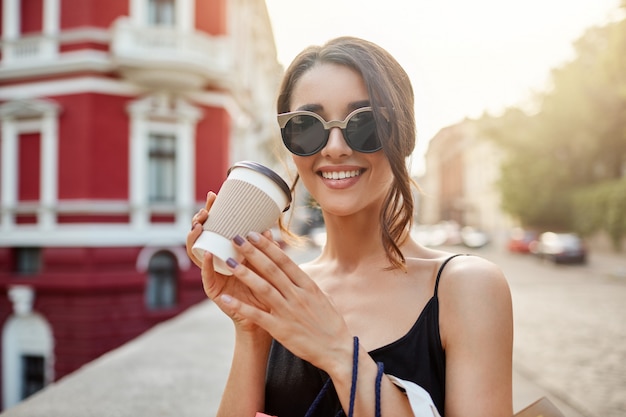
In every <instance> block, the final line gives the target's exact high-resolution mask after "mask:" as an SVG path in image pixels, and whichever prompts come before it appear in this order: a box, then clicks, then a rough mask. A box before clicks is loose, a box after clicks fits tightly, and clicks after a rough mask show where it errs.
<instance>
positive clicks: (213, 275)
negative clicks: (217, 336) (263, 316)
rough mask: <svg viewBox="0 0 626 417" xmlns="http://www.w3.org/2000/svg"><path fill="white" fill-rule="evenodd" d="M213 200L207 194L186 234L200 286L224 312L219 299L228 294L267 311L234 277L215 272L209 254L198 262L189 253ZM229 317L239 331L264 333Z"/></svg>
mask: <svg viewBox="0 0 626 417" xmlns="http://www.w3.org/2000/svg"><path fill="white" fill-rule="evenodd" d="M215 198H216V194H215V193H214V192H212V191H210V192H209V193H208V194H207V199H206V205H205V207H204V208H202V209H200V210H199V211H198V212H197V213H196V214H195V215H194V216H193V218H192V226H191V231H190V232H189V233H188V234H187V242H186V247H187V255H188V256H189V258H190V259H191V260H192V261H193V263H194V264H196V265H197V266H198V267H200V268H201V269H202V286H203V288H204V293H205V294H206V295H207V297H209V298H210V299H211V300H213V302H214V303H215V304H216V305H217V306H218V307H219V308H220V309H221V310H222V311H224V312H226V311H225V309H224V308H223V307H224V306H223V305H222V300H221V297H220V296H221V295H222V294H229V295H231V296H233V297H236V298H237V299H238V300H242V301H244V302H246V303H249V304H251V305H254V306H255V307H257V308H260V309H262V310H264V311H267V308H266V306H265V305H263V304H262V303H261V302H260V301H259V300H258V299H257V298H256V297H255V296H254V295H253V294H252V293H251V292H250V290H249V288H248V287H247V286H245V285H244V284H242V283H241V281H239V280H238V279H237V278H236V277H235V276H234V275H232V276H228V275H223V274H220V273H218V272H216V271H215V269H214V268H213V255H212V254H211V253H209V252H206V253H205V254H204V258H203V259H202V260H199V259H198V258H196V256H195V255H194V254H193V253H192V251H191V248H192V246H193V244H194V243H195V242H196V240H197V239H198V237H199V236H200V234H202V231H203V229H202V225H203V224H204V222H206V220H207V219H208V217H209V212H210V211H211V207H212V206H213V203H214V202H215ZM226 314H228V313H226ZM229 317H230V318H231V319H232V320H233V322H234V323H235V326H236V327H237V328H238V329H239V330H242V331H249V332H258V331H261V332H263V333H265V331H264V330H262V329H261V328H259V327H258V326H257V325H255V324H253V323H252V322H250V321H249V320H248V319H245V318H243V317H241V316H238V315H237V314H234V315H230V314H229Z"/></svg>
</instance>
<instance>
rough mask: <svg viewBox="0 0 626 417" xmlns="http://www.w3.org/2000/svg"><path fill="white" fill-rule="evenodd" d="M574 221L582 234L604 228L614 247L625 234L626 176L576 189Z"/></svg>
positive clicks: (588, 233)
mask: <svg viewBox="0 0 626 417" xmlns="http://www.w3.org/2000/svg"><path fill="white" fill-rule="evenodd" d="M572 205H573V224H574V227H575V230H576V231H577V232H578V233H580V234H581V235H583V236H585V235H590V234H592V233H594V232H598V231H605V232H606V233H607V234H608V235H609V237H610V238H611V242H612V243H613V247H614V248H615V249H616V250H620V249H621V243H622V240H623V238H624V237H626V178H625V179H621V180H617V181H607V182H603V183H600V184H596V185H593V186H590V187H587V188H584V189H581V190H578V191H576V192H575V193H574V194H573V198H572Z"/></svg>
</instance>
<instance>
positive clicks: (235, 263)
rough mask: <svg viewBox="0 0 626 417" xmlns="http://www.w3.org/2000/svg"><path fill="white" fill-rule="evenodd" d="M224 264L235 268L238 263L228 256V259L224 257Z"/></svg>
mask: <svg viewBox="0 0 626 417" xmlns="http://www.w3.org/2000/svg"><path fill="white" fill-rule="evenodd" d="M226 265H228V266H230V267H231V268H233V269H235V268H237V265H239V263H238V262H237V261H236V260H234V259H233V258H228V259H226Z"/></svg>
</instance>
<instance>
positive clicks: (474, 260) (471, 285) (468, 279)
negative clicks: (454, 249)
mask: <svg viewBox="0 0 626 417" xmlns="http://www.w3.org/2000/svg"><path fill="white" fill-rule="evenodd" d="M439 288H440V291H444V292H446V293H449V294H450V295H452V296H454V295H456V296H461V297H463V298H464V297H465V296H471V295H473V294H475V293H482V292H484V291H487V292H493V291H495V292H502V291H504V292H505V293H508V292H509V288H508V283H507V281H506V277H505V276H504V273H503V272H502V270H501V269H500V267H499V266H498V265H496V264H494V263H493V262H491V261H489V260H487V259H485V258H481V257H479V256H474V255H468V256H457V257H455V258H453V259H450V261H449V262H448V264H447V265H446V266H445V267H444V269H443V271H442V274H441V279H440V285H439Z"/></svg>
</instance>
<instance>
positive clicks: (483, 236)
mask: <svg viewBox="0 0 626 417" xmlns="http://www.w3.org/2000/svg"><path fill="white" fill-rule="evenodd" d="M461 240H462V241H463V244H464V245H465V246H467V247H468V248H472V249H478V248H482V247H483V246H485V245H486V244H487V243H489V235H488V234H487V233H485V232H483V231H482V230H479V229H476V228H474V227H471V226H465V227H464V228H463V229H461Z"/></svg>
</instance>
